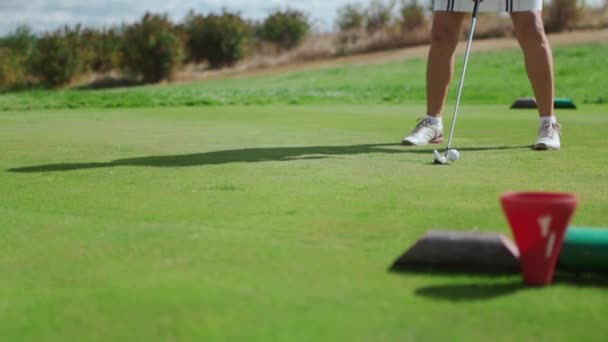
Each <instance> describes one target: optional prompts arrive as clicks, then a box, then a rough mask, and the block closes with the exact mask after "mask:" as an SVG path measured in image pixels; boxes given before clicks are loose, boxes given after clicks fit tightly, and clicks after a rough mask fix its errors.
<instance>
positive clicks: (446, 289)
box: [389, 267, 608, 302]
mask: <svg viewBox="0 0 608 342" xmlns="http://www.w3.org/2000/svg"><path fill="white" fill-rule="evenodd" d="M389 271H390V272H391V273H398V274H402V275H406V274H425V275H431V276H434V275H435V276H436V275H441V276H450V275H451V276H456V275H458V276H469V277H478V278H479V277H482V278H484V281H483V282H473V283H468V284H453V283H450V284H439V285H430V286H424V287H420V288H417V289H416V290H414V293H415V295H417V296H421V297H425V298H429V299H434V300H446V301H453V302H458V301H483V300H491V299H494V298H499V297H503V296H508V295H512V294H515V293H517V292H519V291H529V290H541V289H542V288H543V287H529V286H525V285H524V284H523V282H522V279H521V276H519V272H510V271H497V272H493V271H491V270H488V269H448V268H430V267H409V268H401V267H400V268H395V267H391V268H390V269H389ZM491 278H502V279H505V278H506V280H502V281H497V282H491ZM553 284H554V285H558V286H559V285H565V286H569V287H576V288H601V289H606V290H608V275H606V274H591V273H589V274H576V273H570V272H563V271H560V272H557V273H556V274H555V277H554V279H553Z"/></svg>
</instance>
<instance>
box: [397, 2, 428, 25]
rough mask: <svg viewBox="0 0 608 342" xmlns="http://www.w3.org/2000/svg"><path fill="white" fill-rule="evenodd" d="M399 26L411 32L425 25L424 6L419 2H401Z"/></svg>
mask: <svg viewBox="0 0 608 342" xmlns="http://www.w3.org/2000/svg"><path fill="white" fill-rule="evenodd" d="M399 12H400V13H401V26H402V27H403V28H405V29H407V30H413V29H416V28H418V27H421V26H424V25H425V24H426V16H425V15H424V6H422V4H421V3H420V1H419V0H401V8H400V9H399Z"/></svg>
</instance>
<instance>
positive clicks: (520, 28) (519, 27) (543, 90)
mask: <svg viewBox="0 0 608 342" xmlns="http://www.w3.org/2000/svg"><path fill="white" fill-rule="evenodd" d="M511 19H512V20H513V26H514V27H515V33H516V35H517V40H518V41H519V45H520V46H521V48H522V50H523V52H524V58H525V62H526V71H527V72H528V78H529V79H530V83H531V84H532V89H533V91H534V96H535V97H536V102H537V105H538V112H539V114H540V116H550V115H552V114H553V96H554V88H553V87H554V85H553V55H552V52H551V47H550V46H549V42H548V41H547V36H546V35H545V29H544V27H543V20H542V15H541V11H528V12H514V13H511Z"/></svg>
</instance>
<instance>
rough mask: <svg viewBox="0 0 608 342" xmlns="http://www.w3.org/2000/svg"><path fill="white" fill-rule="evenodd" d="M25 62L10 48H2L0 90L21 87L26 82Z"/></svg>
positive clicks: (0, 53) (0, 49)
mask: <svg viewBox="0 0 608 342" xmlns="http://www.w3.org/2000/svg"><path fill="white" fill-rule="evenodd" d="M24 64H25V63H24V61H23V59H22V58H20V56H18V55H16V54H15V53H14V52H13V51H12V50H10V49H8V48H0V90H4V89H9V88H14V87H18V86H21V85H23V84H24V83H25V80H26V70H25V65H24Z"/></svg>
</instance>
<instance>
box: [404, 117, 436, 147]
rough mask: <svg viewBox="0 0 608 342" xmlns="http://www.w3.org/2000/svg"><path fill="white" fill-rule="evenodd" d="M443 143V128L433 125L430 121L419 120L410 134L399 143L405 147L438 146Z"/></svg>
mask: <svg viewBox="0 0 608 342" xmlns="http://www.w3.org/2000/svg"><path fill="white" fill-rule="evenodd" d="M441 142H443V127H442V126H441V125H440V124H437V123H433V121H432V120H431V119H428V118H427V119H420V121H419V122H418V125H416V128H414V130H413V131H412V133H411V134H410V135H408V136H406V137H405V138H403V140H402V141H401V144H403V145H407V146H420V145H426V144H440V143H441Z"/></svg>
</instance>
